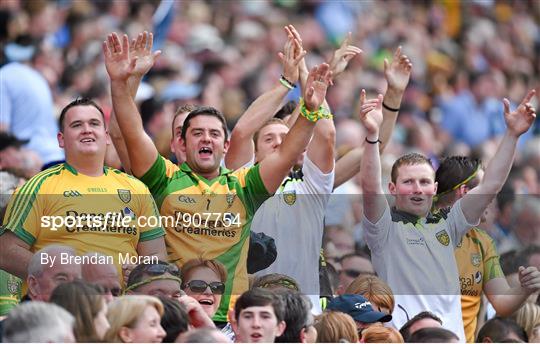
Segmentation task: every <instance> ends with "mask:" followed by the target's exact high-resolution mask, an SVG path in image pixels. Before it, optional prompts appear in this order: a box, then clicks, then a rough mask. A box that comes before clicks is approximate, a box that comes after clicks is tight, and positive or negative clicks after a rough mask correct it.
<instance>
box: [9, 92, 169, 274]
mask: <svg viewBox="0 0 540 344" xmlns="http://www.w3.org/2000/svg"><path fill="white" fill-rule="evenodd" d="M58 142H59V145H60V147H62V148H64V150H65V155H66V162H65V163H62V164H59V165H56V166H54V167H51V168H49V169H47V170H45V171H43V172H41V173H39V174H37V175H36V176H34V177H33V178H31V179H30V180H29V181H28V182H26V183H25V184H24V185H23V186H22V187H20V188H19V189H18V190H17V191H16V192H15V194H14V195H13V197H12V198H11V199H10V202H9V204H8V208H7V211H6V215H5V218H4V222H3V225H2V230H1V232H3V233H2V234H1V235H0V268H2V269H4V270H6V271H8V272H10V273H12V274H14V275H16V276H19V277H21V278H26V275H27V267H28V263H29V261H30V258H31V257H32V253H33V252H36V251H38V250H40V249H41V248H43V247H45V246H47V245H51V244H62V245H66V246H70V247H72V248H74V249H75V251H76V252H77V254H84V253H87V252H100V253H102V254H103V255H105V256H107V257H110V258H109V259H110V261H112V262H114V264H115V265H116V266H117V267H118V269H119V271H121V270H120V268H121V264H122V263H123V261H122V260H123V259H130V258H131V257H141V258H144V259H146V260H148V259H156V260H157V259H158V258H165V255H166V254H165V243H164V239H163V236H164V230H163V228H161V227H159V226H151V225H149V223H148V222H150V221H148V220H149V219H150V218H152V217H153V218H155V219H156V218H157V216H158V214H157V209H156V207H155V203H154V202H153V199H152V197H151V195H150V193H149V191H148V188H147V187H146V186H145V185H144V184H143V183H141V182H140V181H139V180H137V179H135V178H133V177H131V176H129V175H127V174H124V173H122V172H120V171H117V170H114V169H111V168H109V167H106V166H104V161H105V153H106V149H107V145H108V144H109V142H110V139H109V136H108V133H107V130H106V127H105V120H104V114H103V111H102V110H101V108H100V107H99V106H98V105H97V104H96V103H95V102H93V101H91V100H89V99H77V100H75V101H73V102H71V103H70V104H68V105H67V106H66V107H65V108H64V109H63V110H62V112H61V115H60V132H59V133H58ZM141 219H142V220H141ZM154 222H155V221H154ZM150 224H152V222H150ZM44 258H46V257H44ZM130 261H131V262H132V260H130ZM42 263H43V264H48V263H54V262H48V261H47V260H46V259H45V260H42ZM57 263H58V262H57ZM60 263H62V262H60ZM66 263H67V262H66ZM75 263H77V262H75ZM96 263H98V264H99V262H96Z"/></svg>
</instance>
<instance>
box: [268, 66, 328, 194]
mask: <svg viewBox="0 0 540 344" xmlns="http://www.w3.org/2000/svg"><path fill="white" fill-rule="evenodd" d="M331 83H332V72H331V71H330V67H329V66H328V65H327V64H326V63H323V64H322V65H320V66H315V67H313V69H312V70H311V71H310V73H309V76H308V78H307V82H306V89H305V90H304V105H303V109H301V112H302V113H301V115H300V116H299V117H298V119H297V120H296V122H295V123H294V125H293V127H292V128H291V130H290V131H289V132H288V133H287V135H286V136H285V138H284V140H283V142H282V143H281V145H279V147H278V148H277V150H276V151H275V152H273V153H272V154H270V155H268V156H267V157H266V158H265V159H263V160H262V161H261V163H260V170H259V171H260V174H261V178H262V181H263V183H264V185H265V187H266V189H267V190H268V192H271V193H273V192H275V191H276V190H277V188H278V187H279V186H280V185H281V183H282V182H283V178H285V176H286V175H287V174H288V173H289V171H290V169H291V167H292V166H293V165H294V163H295V162H296V160H297V159H298V157H299V156H300V154H302V152H303V151H304V149H305V148H306V146H307V144H308V143H309V140H310V139H311V135H312V133H313V128H314V127H315V123H316V121H317V120H318V119H320V112H319V109H320V107H321V104H322V103H323V101H324V97H325V96H326V90H327V88H328V85H330V84H331ZM308 118H309V119H308Z"/></svg>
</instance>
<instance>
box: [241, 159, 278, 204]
mask: <svg viewBox="0 0 540 344" xmlns="http://www.w3.org/2000/svg"><path fill="white" fill-rule="evenodd" d="M259 168H260V165H258V164H257V165H255V166H253V167H251V168H250V169H249V171H248V173H247V174H246V179H245V180H246V185H245V187H244V190H245V193H246V198H247V201H248V202H247V207H248V208H249V209H248V210H249V213H250V214H251V215H253V214H255V212H256V211H257V209H259V207H260V206H261V205H262V204H263V203H264V201H266V200H267V199H268V198H269V197H270V196H272V194H270V193H269V192H268V190H266V186H264V183H263V181H262V179H261V174H260V171H259Z"/></svg>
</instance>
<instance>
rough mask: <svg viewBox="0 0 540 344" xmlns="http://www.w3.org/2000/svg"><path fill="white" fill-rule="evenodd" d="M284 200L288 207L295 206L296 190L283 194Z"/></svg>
mask: <svg viewBox="0 0 540 344" xmlns="http://www.w3.org/2000/svg"><path fill="white" fill-rule="evenodd" d="M283 200H284V201H285V203H287V204H288V205H293V204H294V203H296V190H289V191H285V192H284V193H283Z"/></svg>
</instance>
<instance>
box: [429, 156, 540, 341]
mask: <svg viewBox="0 0 540 344" xmlns="http://www.w3.org/2000/svg"><path fill="white" fill-rule="evenodd" d="M483 176H484V170H483V169H482V166H481V163H480V161H479V160H477V159H471V158H468V157H464V156H452V157H448V158H446V159H444V160H443V161H442V162H441V165H440V166H439V168H438V169H437V172H436V174H435V181H436V182H437V183H438V189H437V202H436V207H437V208H439V209H440V208H445V207H450V206H452V205H453V204H454V203H455V202H456V201H457V200H458V199H460V198H461V197H463V195H465V194H466V193H467V192H468V191H469V190H471V189H472V188H474V187H476V186H477V185H478V184H480V182H481V180H482V178H483ZM454 255H455V257H456V263H457V265H458V271H459V282H460V287H461V312H462V316H463V326H464V329H465V336H466V339H467V342H474V338H475V333H476V324H477V318H478V314H479V312H480V305H481V300H482V293H485V294H486V297H487V298H488V300H489V302H490V303H491V305H492V306H493V308H495V310H496V311H497V314H498V315H500V316H503V317H504V316H509V315H511V314H513V313H514V312H515V311H516V310H518V309H519V307H521V305H522V304H523V303H524V302H525V301H526V300H527V298H528V297H529V295H530V294H531V293H533V292H535V291H536V290H538V289H539V288H540V278H539V277H538V276H539V275H540V274H539V273H538V271H537V268H536V267H534V266H529V267H527V268H526V269H525V267H521V268H520V269H519V282H520V284H521V285H520V286H519V287H515V288H511V287H510V286H509V285H508V282H507V281H506V278H505V276H504V273H503V271H502V268H501V265H500V262H499V254H498V253H497V249H496V248H495V245H494V242H493V239H492V238H491V237H490V236H489V234H488V233H486V232H485V231H483V230H482V229H480V228H477V227H472V228H471V229H470V230H469V231H468V232H467V233H466V234H465V235H464V236H463V237H462V238H461V241H460V242H459V243H458V245H457V248H456V249H455V251H454ZM526 271H527V272H528V274H527V275H528V276H527V277H525V276H526V274H525V272H526ZM531 271H533V272H532V273H531ZM532 276H536V277H535V278H532ZM533 280H536V282H535V283H533V284H532V285H527V282H531V281H533Z"/></svg>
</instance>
